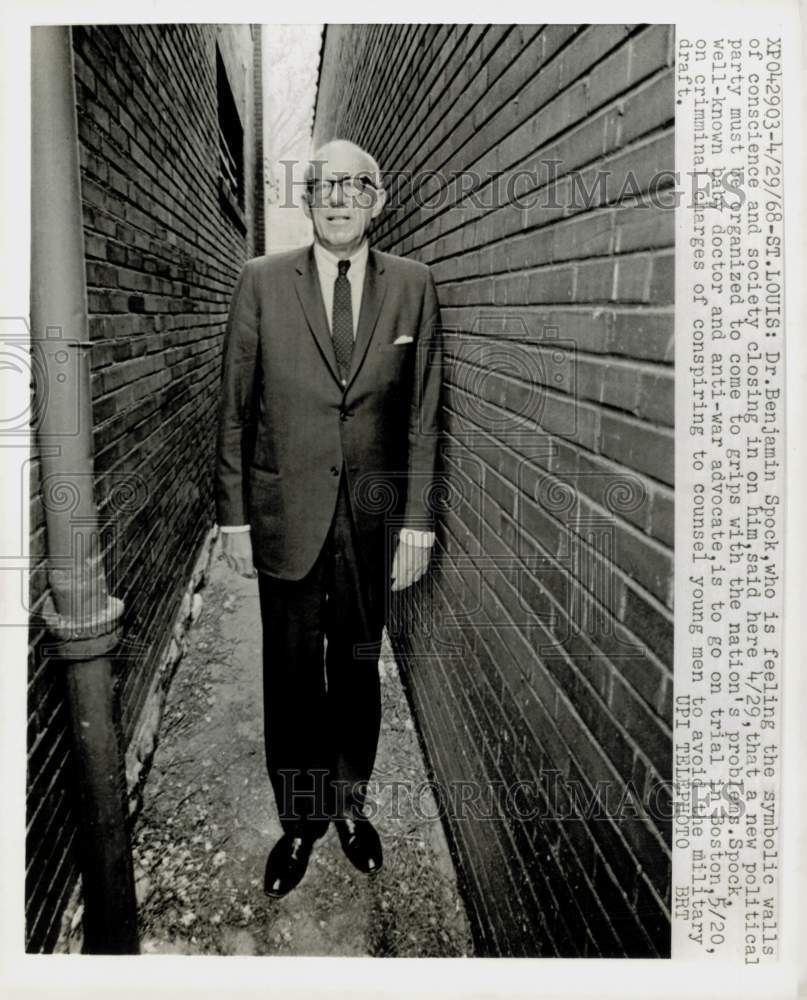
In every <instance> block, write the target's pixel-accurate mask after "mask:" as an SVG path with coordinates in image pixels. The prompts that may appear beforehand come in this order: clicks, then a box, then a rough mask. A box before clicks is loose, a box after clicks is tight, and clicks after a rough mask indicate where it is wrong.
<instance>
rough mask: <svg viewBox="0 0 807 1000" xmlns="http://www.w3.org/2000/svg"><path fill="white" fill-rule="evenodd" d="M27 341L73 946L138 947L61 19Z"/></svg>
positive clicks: (38, 33) (114, 624) (41, 82)
mask: <svg viewBox="0 0 807 1000" xmlns="http://www.w3.org/2000/svg"><path fill="white" fill-rule="evenodd" d="M31 99H32V106H31V111H32V149H31V153H32V159H31V196H32V197H31V202H32V212H31V216H32V219H31V224H32V231H31V344H32V351H33V354H34V363H35V366H36V369H35V370H37V372H38V375H37V387H36V388H37V401H36V409H37V415H38V420H37V433H38V439H39V451H40V456H41V464H42V502H43V507H44V510H45V519H46V526H47V537H48V581H49V583H50V591H51V595H52V596H51V598H50V603H49V607H48V609H47V610H46V612H45V615H44V617H45V621H46V624H47V626H48V629H49V632H50V635H51V638H52V640H53V646H52V648H53V651H54V653H55V655H56V656H57V657H58V658H59V660H60V661H61V662H62V663H63V665H64V669H65V670H66V672H67V687H68V697H69V705H70V713H71V721H72V728H73V744H74V749H75V754H74V756H75V761H76V770H77V778H78V781H77V784H78V787H79V799H80V801H79V807H80V808H79V815H80V843H79V850H80V853H81V868H82V895H83V900H84V950H85V951H86V952H88V953H92V954H137V953H138V952H139V943H138V937H137V906H136V899H135V890H134V877H133V872H132V854H131V846H130V842H129V832H128V825H127V824H128V802H127V793H126V771H125V765H124V756H123V748H122V746H121V738H120V730H119V726H118V723H117V721H116V718H115V713H114V704H113V678H112V661H111V659H110V654H111V653H112V652H113V650H114V649H115V647H116V646H117V645H118V642H119V641H120V635H121V626H120V623H121V615H122V613H123V604H122V603H121V601H119V600H118V599H117V598H115V597H112V596H110V595H109V593H108V591H107V582H106V577H105V574H104V567H103V554H102V551H101V549H102V547H101V544H100V540H99V535H98V515H97V510H96V507H95V500H94V495H93V486H94V478H93V455H92V400H91V395H90V366H89V357H88V352H87V347H88V339H87V305H86V287H85V276H84V236H83V229H82V214H81V189H80V180H79V163H78V131H77V125H76V106H75V90H74V81H73V50H72V42H71V35H70V28H69V27H35V28H33V29H32V31H31Z"/></svg>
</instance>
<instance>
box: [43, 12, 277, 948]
mask: <svg viewBox="0 0 807 1000" xmlns="http://www.w3.org/2000/svg"><path fill="white" fill-rule="evenodd" d="M253 36H254V30H253V29H252V28H250V27H249V26H246V25H240V26H227V27H220V26H216V25H166V26H150V25H144V26H137V27H118V26H103V27H81V28H78V27H77V28H74V29H73V48H74V58H75V82H76V102H77V111H78V131H79V152H80V161H81V172H82V199H83V211H84V238H85V256H86V280H87V294H88V307H89V314H90V320H89V336H90V340H91V342H92V353H91V367H92V394H93V424H94V428H93V429H94V453H95V470H96V498H97V502H98V505H99V512H100V516H101V520H102V523H103V524H104V525H105V527H106V530H107V532H108V535H107V537H108V538H109V546H108V551H107V556H108V558H107V563H108V572H109V583H110V591H111V592H112V593H113V594H115V595H116V596H118V597H120V598H122V599H123V600H124V602H125V607H126V612H125V620H124V627H125V640H124V644H123V646H122V647H121V651H120V652H121V656H120V659H119V661H118V671H117V675H118V688H119V696H120V714H121V722H122V728H123V732H124V737H125V739H127V740H128V739H129V738H130V737H131V735H132V733H133V730H134V728H135V726H136V724H137V720H138V715H139V712H140V709H141V707H142V705H143V701H144V698H145V696H146V694H147V693H148V690H149V686H150V683H151V681H152V677H153V673H154V668H155V665H156V664H157V662H158V661H159V658H160V654H161V652H162V650H163V648H164V646H165V644H166V642H167V641H168V640H169V638H170V625H171V623H172V620H173V618H174V617H175V615H176V613H177V610H178V603H179V601H180V599H181V596H182V591H183V588H184V585H185V583H186V581H187V578H188V576H189V574H190V572H191V570H192V568H193V564H194V559H195V556H196V552H197V549H198V547H199V544H200V543H201V541H202V540H203V538H204V535H205V533H206V531H207V530H208V528H209V527H210V525H211V524H212V521H213V514H212V481H211V475H212V468H211V461H212V454H213V452H212V449H213V442H214V425H215V409H216V405H217V389H218V379H219V367H220V351H221V343H222V336H223V332H224V324H225V321H226V314H227V308H228V304H229V297H230V293H231V291H232V288H233V285H234V283H235V279H236V277H237V275H238V272H239V270H240V267H241V264H242V263H243V261H244V259H245V258H247V257H248V256H251V255H252V254H253V253H254V252H255V246H256V242H255V240H254V236H253V220H252V212H253V200H254V184H255V179H256V173H255V149H254V145H253V140H252V139H251V136H254V134H255V132H256V131H259V127H258V128H256V127H255V110H254V107H253V105H254V100H253V81H254V77H255V73H256V70H255V67H254V65H253V50H252V39H253ZM217 42H218V43H219V45H220V47H221V52H222V58H223V61H224V64H225V66H226V69H227V74H228V77H229V78H230V80H231V82H232V91H233V94H234V97H235V101H236V105H237V106H238V111H239V114H240V116H241V121H242V123H243V124H244V135H245V147H246V149H245V152H246V164H245V185H246V196H245V203H244V213H243V218H242V219H241V220H238V219H237V218H235V217H234V216H233V214H232V211H230V212H229V213H228V212H227V211H226V210H225V208H224V206H223V204H222V202H221V199H220V195H219V187H218V182H219V139H218V119H217V91H216V45H217ZM257 73H258V78H260V73H259V70H258V71H257ZM38 478H39V468H38V462H37V458H36V453H35V452H34V454H33V456H32V463H31V490H32V505H31V544H30V551H31V556H32V559H33V565H34V569H33V572H32V578H31V590H32V592H31V602H32V609H33V611H34V612H35V613H36V611H37V610H38V609H39V608H40V607H41V606H42V602H43V601H44V599H45V595H46V590H47V577H46V572H45V553H46V544H47V542H46V535H45V524H44V517H43V513H42V504H41V498H40V496H39V488H38ZM30 648H31V658H30V660H31V662H30V682H29V756H28V828H27V885H26V911H27V946H28V948H29V950H33V951H47V950H50V949H51V948H52V947H53V944H54V941H55V939H56V936H57V934H58V928H59V918H60V915H61V912H62V910H63V908H64V905H65V902H66V899H67V897H68V895H69V893H70V891H71V890H72V888H73V886H74V885H75V880H76V877H77V869H76V856H75V852H74V842H75V838H76V835H77V834H76V826H75V821H76V816H75V813H74V807H73V805H72V801H73V798H74V796H73V792H74V789H73V786H72V782H73V776H72V772H71V753H70V732H69V722H68V718H67V712H66V705H65V700H64V683H63V677H62V673H61V671H60V669H59V667H58V664H55V663H54V662H53V660H52V659H50V658H49V657H48V656H47V655H46V653H45V651H44V642H43V636H42V634H41V633H40V632H39V631H37V630H36V629H34V631H33V633H32V637H31V647H30Z"/></svg>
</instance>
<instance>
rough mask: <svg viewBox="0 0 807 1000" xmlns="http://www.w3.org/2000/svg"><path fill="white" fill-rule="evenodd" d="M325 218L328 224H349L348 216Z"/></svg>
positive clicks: (329, 216) (327, 216) (328, 216)
mask: <svg viewBox="0 0 807 1000" xmlns="http://www.w3.org/2000/svg"><path fill="white" fill-rule="evenodd" d="M325 218H326V220H327V221H328V222H335V223H342V222H350V216H349V215H326V216H325Z"/></svg>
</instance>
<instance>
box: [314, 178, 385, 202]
mask: <svg viewBox="0 0 807 1000" xmlns="http://www.w3.org/2000/svg"><path fill="white" fill-rule="evenodd" d="M335 187H339V188H340V189H341V191H342V196H343V197H345V198H355V197H356V196H361V195H372V194H373V193H375V192H376V191H378V185H377V184H376V183H375V181H374V180H373V179H372V177H370V176H369V175H368V174H358V175H356V176H355V177H348V176H345V177H317V178H315V179H314V180H310V181H309V182H308V184H307V185H306V189H307V191H308V193H309V195H312V196H313V197H314V198H315V199H317V200H319V199H323V200H324V199H325V198H330V196H331V193H332V191H333V189H334V188H335Z"/></svg>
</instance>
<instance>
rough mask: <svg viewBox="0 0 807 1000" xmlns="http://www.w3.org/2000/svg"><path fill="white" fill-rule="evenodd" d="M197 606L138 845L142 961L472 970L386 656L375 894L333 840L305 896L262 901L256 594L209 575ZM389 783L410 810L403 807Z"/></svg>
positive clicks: (264, 814) (317, 853)
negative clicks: (151, 956)
mask: <svg viewBox="0 0 807 1000" xmlns="http://www.w3.org/2000/svg"><path fill="white" fill-rule="evenodd" d="M202 593H203V598H204V606H203V609H202V613H201V615H200V617H199V619H198V621H197V622H196V624H195V625H194V627H193V629H192V630H191V634H190V645H189V649H188V651H187V653H186V655H185V657H184V658H183V660H182V661H181V663H180V664H179V666H178V668H177V673H176V676H175V678H174V681H173V684H172V686H171V690H170V692H169V695H168V701H167V704H166V711H165V715H164V717H163V722H162V726H161V732H160V739H159V745H158V747H157V751H156V754H155V758H154V763H153V767H152V770H151V773H150V776H149V779H148V782H147V783H146V787H145V791H144V804H143V809H142V812H141V813H140V815H139V817H138V820H137V824H136V828H135V832H134V861H135V875H136V880H137V893H138V900H139V904H140V907H139V908H140V921H141V942H142V945H141V947H142V951H143V952H144V953H178V954H215V955H365V956H367V955H369V956H400V957H430V956H443V957H449V956H465V955H471V954H472V951H471V939H470V934H469V930H468V923H467V919H466V915H465V912H464V909H463V905H462V901H461V899H460V896H459V893H458V890H457V885H456V880H455V875H454V870H453V867H452V863H451V859H450V856H449V852H448V848H447V845H446V842H445V838H444V835H443V830H442V827H441V825H440V821H439V819H438V818H435V817H436V808H435V804H434V800H433V799H432V797H431V793H430V792H429V791H428V786H427V774H426V771H425V766H424V762H423V759H422V757H421V754H420V749H419V746H418V742H417V737H416V734H415V731H414V727H413V724H412V719H411V717H410V714H409V709H408V706H407V702H406V698H405V695H404V692H403V689H402V687H401V683H400V679H399V676H398V671H397V667H396V665H395V662H394V660H393V658H392V655H391V653H390V651H389V649H388V648H387V647H386V646H385V651H384V653H383V655H382V660H381V663H380V664H379V670H380V672H381V678H382V699H383V718H382V729H381V740H380V744H379V751H378V757H377V761H376V768H375V772H374V775H373V783H371V791H370V795H371V799H374V801H375V803H376V808H377V811H376V816H375V819H374V822H375V824H376V826H377V828H378V830H379V833H380V834H381V837H382V843H383V846H384V867H383V868H382V870H381V872H379V874H378V875H376V876H374V877H373V878H367V877H366V876H364V875H362V874H361V873H359V872H357V871H356V870H355V869H354V868H353V867H352V866H351V864H350V862H349V861H348V860H347V859H346V858H345V857H344V855H343V854H342V850H341V847H340V844H339V840H338V838H337V836H336V831H335V830H334V828H333V827H331V828H330V829H329V830H328V833H327V834H326V836H325V837H324V838H323V839H322V840H319V841H317V844H316V845H315V848H314V851H313V853H312V856H311V860H310V862H309V866H308V871H307V873H306V876H305V878H304V879H303V881H302V883H301V884H300V885H299V886H298V887H297V888H296V889H295V890H294V891H293V892H291V893H290V894H289V895H288V896H286V897H284V898H283V899H280V900H274V899H270V898H268V897H266V896H264V894H263V888H262V884H263V870H264V864H265V862H266V855H267V853H268V851H269V849H270V848H271V846H272V844H274V842H275V840H276V839H277V838H278V837H279V836H280V833H281V829H280V824H279V822H278V819H277V815H276V812H275V807H274V801H273V799H272V794H271V788H270V785H269V781H268V777H267V775H266V770H265V765H264V757H263V735H262V733H263V728H262V727H263V721H262V693H261V667H260V662H261V661H260V649H261V630H260V615H259V610H258V594H257V583H256V581H254V580H245V579H243V578H241V577H237V576H235V575H233V574H232V573H230V572H228V571H227V570H226V569H225V567H224V565H223V563H221V562H220V561H219V560H217V559H214V561H213V568H212V572H211V577H210V581H209V583H208V585H207V586H206V588H205V590H204V591H203V592H202ZM384 779H390V781H385V780H384ZM393 780H394V781H404V782H406V783H407V788H409V789H410V790H411V791H412V794H403V795H402V794H400V793H398V794H397V795H396V794H395V792H394V790H393V786H392V785H391V783H390V782H391V781H393ZM376 783H377V785H376ZM372 786H375V787H372ZM399 788H400V786H399ZM374 792H375V795H374ZM393 798H396V799H397V808H396V809H393V808H391V804H392V800H393Z"/></svg>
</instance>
